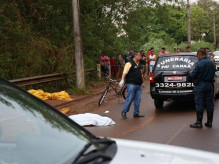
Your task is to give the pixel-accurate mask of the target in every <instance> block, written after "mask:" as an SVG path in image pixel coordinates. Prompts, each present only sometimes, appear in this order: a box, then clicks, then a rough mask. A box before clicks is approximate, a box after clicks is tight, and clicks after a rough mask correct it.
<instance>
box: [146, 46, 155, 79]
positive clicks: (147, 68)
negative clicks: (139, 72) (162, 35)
mask: <svg viewBox="0 0 219 164" xmlns="http://www.w3.org/2000/svg"><path fill="white" fill-rule="evenodd" d="M151 51H153V52H154V48H153V47H151V49H150V50H149V51H148V53H147V65H146V70H147V77H149V69H150V67H149V65H150V55H151Z"/></svg>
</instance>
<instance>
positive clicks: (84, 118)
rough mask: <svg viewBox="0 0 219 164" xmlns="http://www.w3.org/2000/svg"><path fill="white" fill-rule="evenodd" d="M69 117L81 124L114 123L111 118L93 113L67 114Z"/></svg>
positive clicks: (99, 124)
mask: <svg viewBox="0 0 219 164" xmlns="http://www.w3.org/2000/svg"><path fill="white" fill-rule="evenodd" d="M69 118H70V119H72V120H73V121H75V122H76V123H78V124H79V125H81V126H86V125H94V126H109V125H114V124H115V122H114V121H113V120H112V119H111V118H109V117H105V116H100V115H98V114H93V113H85V114H76V115H71V116H69Z"/></svg>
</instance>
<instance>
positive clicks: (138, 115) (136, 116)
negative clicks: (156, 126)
mask: <svg viewBox="0 0 219 164" xmlns="http://www.w3.org/2000/svg"><path fill="white" fill-rule="evenodd" d="M133 117H134V118H138V117H144V115H140V114H137V115H134V116H133Z"/></svg>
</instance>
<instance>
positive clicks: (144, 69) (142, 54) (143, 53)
mask: <svg viewBox="0 0 219 164" xmlns="http://www.w3.org/2000/svg"><path fill="white" fill-rule="evenodd" d="M140 53H141V56H142V58H141V61H140V63H141V65H142V70H143V75H144V74H145V72H146V56H145V51H144V50H141V52H140Z"/></svg>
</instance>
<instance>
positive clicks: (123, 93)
mask: <svg viewBox="0 0 219 164" xmlns="http://www.w3.org/2000/svg"><path fill="white" fill-rule="evenodd" d="M106 79H108V80H109V81H110V82H109V84H108V85H107V86H106V88H105V90H104V92H103V94H102V95H101V97H100V100H99V102H98V105H99V106H100V105H101V104H102V103H103V101H104V99H105V98H106V95H107V93H108V92H109V89H110V87H111V88H112V89H113V90H114V91H115V92H116V96H117V97H123V98H124V99H126V96H127V86H126V84H124V85H123V86H122V87H121V88H120V89H118V86H119V81H118V80H113V79H111V78H109V76H106Z"/></svg>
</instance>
